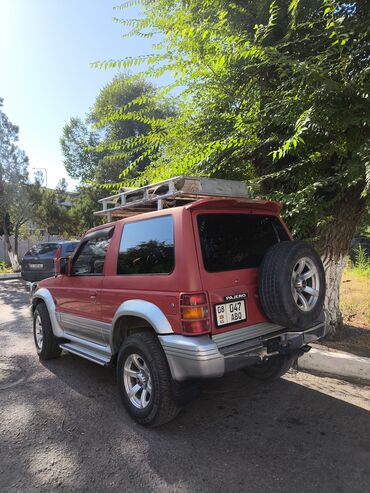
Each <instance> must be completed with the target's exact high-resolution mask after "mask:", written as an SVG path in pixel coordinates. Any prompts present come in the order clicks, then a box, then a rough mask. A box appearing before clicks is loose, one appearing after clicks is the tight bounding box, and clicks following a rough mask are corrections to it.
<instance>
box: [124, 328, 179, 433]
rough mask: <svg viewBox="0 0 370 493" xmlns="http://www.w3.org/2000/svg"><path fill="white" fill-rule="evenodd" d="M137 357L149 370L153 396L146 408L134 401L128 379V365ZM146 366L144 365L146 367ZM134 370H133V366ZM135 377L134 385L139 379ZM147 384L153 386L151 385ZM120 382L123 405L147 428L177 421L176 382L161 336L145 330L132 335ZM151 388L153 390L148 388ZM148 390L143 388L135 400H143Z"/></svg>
mask: <svg viewBox="0 0 370 493" xmlns="http://www.w3.org/2000/svg"><path fill="white" fill-rule="evenodd" d="M133 355H138V356H139V358H140V364H141V366H144V367H145V368H146V369H147V371H145V372H144V373H145V375H146V376H147V377H148V382H150V384H151V385H150V387H151V390H150V393H149V390H148V392H147V393H146V397H147V395H148V393H149V395H150V397H149V398H148V399H145V400H144V405H145V407H144V408H138V407H136V406H135V404H134V403H133V402H132V400H130V398H129V396H128V391H127V388H126V387H125V380H124V367H125V364H126V365H129V364H130V362H131V361H132V359H133V357H134V356H133ZM143 363H144V365H143ZM130 368H132V367H130ZM130 368H129V369H130ZM126 378H132V384H134V382H135V381H136V383H138V380H137V379H136V378H135V377H126ZM148 382H147V383H146V385H149V383H148ZM117 383H118V388H119V392H120V396H121V399H122V402H123V405H124V406H125V408H126V409H127V411H128V413H129V414H130V415H131V416H132V417H133V418H134V419H135V421H137V422H138V423H139V424H141V425H144V426H152V427H155V426H160V425H162V424H164V423H168V422H169V421H171V420H172V419H174V418H175V417H176V416H177V414H178V413H179V410H180V409H179V407H178V405H177V403H176V402H175V400H174V396H173V393H172V379H171V374H170V370H169V367H168V363H167V359H166V356H165V354H164V352H163V349H162V346H161V345H160V343H159V341H158V339H157V336H156V335H155V334H153V333H152V332H149V331H143V332H139V333H136V334H133V335H131V336H129V337H128V338H127V339H126V340H125V341H124V343H123V344H122V346H121V349H120V352H119V355H118V361H117ZM147 389H149V387H147ZM143 392H144V389H143V388H142V390H141V392H140V390H138V391H137V393H136V394H134V396H133V398H134V399H138V400H139V399H140V398H141V396H142V394H143Z"/></svg>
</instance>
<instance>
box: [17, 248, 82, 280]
mask: <svg viewBox="0 0 370 493" xmlns="http://www.w3.org/2000/svg"><path fill="white" fill-rule="evenodd" d="M76 245H78V241H53V242H47V243H38V244H37V245H34V246H33V247H32V248H31V249H30V250H29V251H28V252H27V253H26V254H25V256H24V257H23V259H22V271H21V275H22V279H24V280H25V281H30V282H35V281H41V280H42V279H46V278H47V277H52V276H53V275H54V258H55V257H57V256H59V257H68V256H69V255H71V254H72V253H73V250H74V249H75V247H76Z"/></svg>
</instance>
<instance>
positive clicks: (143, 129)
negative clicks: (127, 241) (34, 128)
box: [61, 74, 175, 208]
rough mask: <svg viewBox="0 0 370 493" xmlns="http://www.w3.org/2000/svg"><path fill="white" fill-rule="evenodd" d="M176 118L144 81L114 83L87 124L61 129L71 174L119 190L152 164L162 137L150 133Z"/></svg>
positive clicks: (122, 78) (129, 79) (119, 78)
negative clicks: (124, 181)
mask: <svg viewBox="0 0 370 493" xmlns="http://www.w3.org/2000/svg"><path fill="white" fill-rule="evenodd" d="M174 114H175V109H174V106H173V104H172V101H171V99H166V100H163V98H161V97H160V95H159V94H158V92H157V91H156V89H155V88H154V86H153V85H151V84H150V83H148V82H147V81H145V79H143V78H142V77H130V76H128V75H126V74H121V75H118V76H116V77H114V79H113V80H112V82H110V83H109V84H107V85H106V86H105V87H103V88H102V90H101V91H100V93H99V95H98V96H97V98H96V101H95V104H94V106H93V107H92V109H91V110H90V112H89V114H88V115H87V118H86V120H85V121H82V120H81V119H79V118H72V119H71V121H70V122H69V123H68V124H67V125H66V126H65V127H64V129H63V135H62V138H61V146H62V152H63V155H64V157H65V160H64V165H65V167H66V169H67V172H68V174H69V175H70V176H71V177H73V178H78V179H81V180H82V181H84V182H90V183H92V182H93V183H95V184H96V185H98V186H100V187H103V188H110V189H113V190H115V189H117V188H119V186H120V182H121V174H122V176H125V177H127V178H128V179H132V178H134V177H135V176H136V175H137V173H138V172H140V171H141V170H143V169H144V168H145V167H146V166H148V164H149V163H150V162H151V159H152V156H153V154H155V151H156V150H157V149H158V146H159V141H160V135H156V136H153V135H152V134H151V135H150V136H149V135H148V133H149V131H151V129H152V128H158V126H159V124H160V122H161V121H162V120H163V119H165V118H166V117H168V118H169V117H171V116H173V115H174ZM95 208H96V205H95Z"/></svg>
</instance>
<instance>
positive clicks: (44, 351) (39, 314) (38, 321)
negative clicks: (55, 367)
mask: <svg viewBox="0 0 370 493" xmlns="http://www.w3.org/2000/svg"><path fill="white" fill-rule="evenodd" d="M33 338H34V341H35V346H36V351H37V354H38V356H39V358H40V360H42V361H46V360H48V359H54V358H58V357H59V356H60V353H61V352H62V350H61V348H60V347H59V345H58V339H57V338H56V337H55V335H54V333H53V328H52V326H51V321H50V317H49V312H48V309H47V308H46V305H45V303H39V304H38V305H37V306H36V309H35V312H34V314H33Z"/></svg>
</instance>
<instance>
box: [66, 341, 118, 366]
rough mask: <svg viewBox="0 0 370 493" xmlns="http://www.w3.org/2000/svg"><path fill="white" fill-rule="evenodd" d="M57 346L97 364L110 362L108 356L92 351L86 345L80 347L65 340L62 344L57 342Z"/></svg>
mask: <svg viewBox="0 0 370 493" xmlns="http://www.w3.org/2000/svg"><path fill="white" fill-rule="evenodd" d="M59 347H61V348H62V349H65V350H66V351H68V352H69V353H72V354H76V355H77V356H82V358H85V359H88V360H89V361H92V362H93V363H98V365H102V366H105V365H108V364H109V363H110V358H109V357H107V356H104V355H102V354H98V353H96V352H95V351H92V350H91V349H88V348H86V347H82V346H80V345H79V344H76V343H74V342H65V343H63V344H59Z"/></svg>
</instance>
